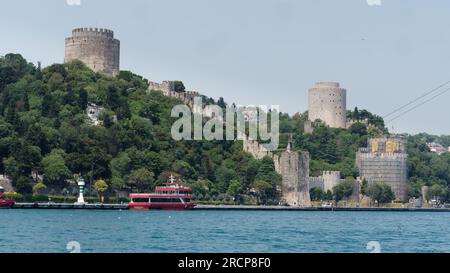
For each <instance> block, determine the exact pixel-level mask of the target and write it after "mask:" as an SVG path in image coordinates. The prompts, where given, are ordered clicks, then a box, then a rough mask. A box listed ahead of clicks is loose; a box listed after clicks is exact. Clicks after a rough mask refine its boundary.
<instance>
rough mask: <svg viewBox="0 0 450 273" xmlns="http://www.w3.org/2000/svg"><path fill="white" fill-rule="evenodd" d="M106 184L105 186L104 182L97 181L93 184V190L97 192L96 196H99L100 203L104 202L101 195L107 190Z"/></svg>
mask: <svg viewBox="0 0 450 273" xmlns="http://www.w3.org/2000/svg"><path fill="white" fill-rule="evenodd" d="M108 187H109V186H108V184H106V182H105V180H102V179H100V180H97V182H95V184H94V189H95V190H96V191H97V192H98V194H99V195H100V200H101V201H102V203H103V202H104V196H103V194H104V193H105V191H107V190H108Z"/></svg>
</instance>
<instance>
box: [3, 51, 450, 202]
mask: <svg viewBox="0 0 450 273" xmlns="http://www.w3.org/2000/svg"><path fill="white" fill-rule="evenodd" d="M92 103H94V104H96V105H99V106H102V107H104V108H105V111H104V112H103V114H102V115H101V116H100V120H101V121H102V124H103V126H93V125H89V123H88V122H87V121H88V116H87V115H86V107H87V105H88V104H92ZM179 103H180V102H179V101H177V100H175V99H172V98H168V97H165V96H163V95H162V94H161V93H160V92H148V91H147V81H146V79H144V78H143V77H141V76H138V75H135V74H133V73H131V72H128V71H122V72H121V73H120V75H118V76H117V77H115V78H108V77H105V76H103V75H101V74H98V73H94V72H93V71H92V70H90V69H89V68H87V67H86V66H84V65H83V64H82V63H80V62H72V63H69V64H64V65H62V64H54V65H51V66H49V67H46V68H44V69H41V68H40V67H36V66H35V65H33V64H31V63H27V61H26V60H25V59H23V58H22V56H20V55H18V54H8V55H6V56H5V57H1V58H0V159H1V160H0V173H4V174H6V175H7V176H8V177H9V178H11V179H12V182H13V185H14V187H15V189H16V190H17V191H18V192H20V193H32V192H33V190H34V191H37V190H39V189H42V188H45V187H47V188H52V187H54V188H58V189H61V188H64V187H65V185H66V184H67V181H69V180H73V179H74V177H76V176H78V175H82V176H83V177H84V178H85V179H86V180H90V178H91V177H92V179H93V180H94V181H97V180H100V179H102V180H105V181H106V183H107V184H108V186H109V190H108V192H109V194H114V192H115V191H117V190H128V191H151V190H152V188H153V187H154V186H155V185H158V184H160V183H162V182H165V180H166V179H167V176H168V174H169V173H170V172H174V173H176V174H179V176H180V177H182V178H183V179H184V180H185V183H186V184H188V185H189V186H192V187H193V189H194V192H195V194H196V196H197V198H198V199H199V200H205V201H209V200H216V199H223V200H226V199H228V200H230V199H231V198H233V197H240V198H242V199H246V200H247V199H248V200H251V199H252V198H254V197H251V196H252V195H256V196H259V197H260V201H261V202H268V203H276V202H277V198H278V196H277V191H276V187H277V186H278V185H279V183H280V177H279V175H278V174H276V173H275V171H274V166H273V163H272V162H271V160H269V159H263V160H255V159H253V158H252V157H251V156H250V155H248V154H246V153H244V152H242V142H240V141H174V140H173V139H172V138H171V134H170V129H171V126H172V123H173V122H174V120H175V119H174V118H171V117H170V111H171V109H172V107H173V106H174V105H176V104H179ZM349 115H350V116H351V117H352V118H369V119H372V122H373V124H375V125H376V127H374V128H371V129H369V130H367V128H366V126H364V125H362V124H358V123H357V124H355V125H353V126H352V127H351V128H350V129H349V130H344V129H331V128H328V127H326V126H324V125H323V124H316V130H315V131H314V133H313V134H306V133H304V132H303V123H304V121H305V118H306V114H305V113H304V114H296V115H294V116H293V117H290V116H288V115H287V114H282V115H281V117H280V128H281V133H282V136H281V146H282V147H285V146H286V143H287V139H288V135H289V134H293V136H294V144H295V147H294V148H295V149H298V150H308V151H309V152H310V154H311V158H312V163H311V174H312V175H318V174H320V172H321V171H322V170H339V171H341V173H342V175H343V177H347V176H351V177H356V176H358V170H357V169H356V166H355V153H356V151H357V149H358V148H359V147H361V146H365V145H366V141H367V138H368V137H369V136H376V135H379V134H381V133H382V132H383V131H386V129H385V128H384V123H383V121H382V119H381V118H379V117H377V116H376V115H372V114H370V113H369V112H367V111H365V110H363V111H359V110H355V111H353V112H349ZM114 117H117V120H115V119H114ZM423 145H424V139H423V138H418V137H411V138H410V143H409V153H410V156H411V158H410V160H409V161H410V162H409V164H410V166H409V167H410V176H411V185H412V187H411V193H412V195H417V194H418V189H419V188H420V186H421V185H424V184H427V185H430V186H431V185H438V186H435V190H436V191H438V190H439V191H442V196H444V195H445V196H447V195H448V185H449V183H450V168H449V164H450V155H449V154H444V155H441V156H438V155H435V154H431V153H429V150H427V147H426V145H425V146H423ZM41 178H42V181H41ZM38 182H39V186H38V187H37V186H36V183H38ZM44 185H45V186H44ZM438 187H439V188H438ZM33 188H34V189H33ZM88 194H91V195H94V194H95V192H93V191H91V192H90V193H89V192H88Z"/></svg>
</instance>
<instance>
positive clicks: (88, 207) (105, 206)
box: [11, 203, 450, 212]
mask: <svg viewBox="0 0 450 273" xmlns="http://www.w3.org/2000/svg"><path fill="white" fill-rule="evenodd" d="M11 209H64V210H128V204H83V205H80V204H74V203H16V204H14V206H13V207H11ZM193 210H197V211H202V210H203V211H205V210H216V211H361V212H367V211H393V212H450V208H383V207H380V208H373V207H372V208H346V207H332V208H331V207H287V206H244V205H197V206H196V207H195V208H194V209H193Z"/></svg>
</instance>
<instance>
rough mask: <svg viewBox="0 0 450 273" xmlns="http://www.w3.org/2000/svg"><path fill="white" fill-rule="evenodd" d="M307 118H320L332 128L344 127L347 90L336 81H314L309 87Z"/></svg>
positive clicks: (313, 119)
mask: <svg viewBox="0 0 450 273" xmlns="http://www.w3.org/2000/svg"><path fill="white" fill-rule="evenodd" d="M308 119H309V120H310V121H312V122H314V121H315V120H317V119H320V120H322V121H323V122H325V124H326V125H328V126H330V127H332V128H346V126H347V90H346V89H343V88H341V87H340V86H339V83H337V82H318V83H316V85H315V86H314V87H313V88H311V89H309V109H308Z"/></svg>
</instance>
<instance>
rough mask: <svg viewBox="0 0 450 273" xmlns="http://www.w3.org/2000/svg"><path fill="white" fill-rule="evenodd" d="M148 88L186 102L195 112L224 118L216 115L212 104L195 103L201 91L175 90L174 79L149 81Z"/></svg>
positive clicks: (209, 116)
mask: <svg viewBox="0 0 450 273" xmlns="http://www.w3.org/2000/svg"><path fill="white" fill-rule="evenodd" d="M148 90H150V91H152V90H153V91H161V92H162V93H163V94H164V96H167V97H172V98H176V99H179V100H181V101H182V102H183V103H184V104H186V105H187V106H189V107H190V108H191V109H192V112H193V113H195V114H202V115H203V116H205V117H208V118H218V119H220V120H222V119H223V118H222V117H218V116H215V113H214V111H213V108H212V107H211V105H195V104H194V99H195V98H197V97H201V95H200V93H198V92H196V91H184V92H177V91H175V85H174V82H173V81H163V82H162V83H157V82H149V86H148Z"/></svg>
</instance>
